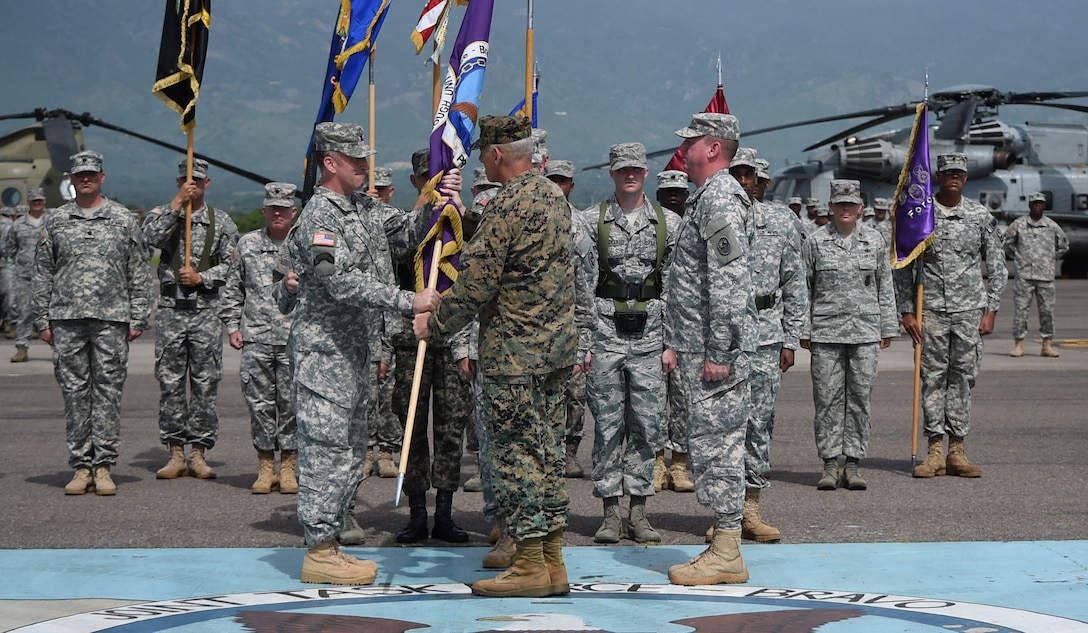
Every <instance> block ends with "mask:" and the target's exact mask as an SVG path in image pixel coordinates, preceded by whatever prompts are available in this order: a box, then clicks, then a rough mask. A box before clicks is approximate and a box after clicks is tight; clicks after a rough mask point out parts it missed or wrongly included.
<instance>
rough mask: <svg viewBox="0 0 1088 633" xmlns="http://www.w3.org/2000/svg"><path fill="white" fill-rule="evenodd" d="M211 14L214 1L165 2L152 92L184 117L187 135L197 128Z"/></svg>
mask: <svg viewBox="0 0 1088 633" xmlns="http://www.w3.org/2000/svg"><path fill="white" fill-rule="evenodd" d="M211 12H212V8H211V0H166V15H165V17H164V18H163V21H162V41H161V43H160V44H159V63H158V67H157V69H156V71H155V84H154V86H152V88H151V91H152V92H153V93H155V96H156V97H158V98H159V99H162V101H163V103H165V104H166V105H168V106H170V109H171V110H173V111H175V112H177V113H178V114H180V115H181V129H182V131H183V132H185V133H190V132H192V130H193V127H194V126H195V125H196V100H197V97H199V96H200V82H201V81H202V80H203V78H204V58H205V57H206V56H207V52H208V31H209V29H210V28H211V24H212V13H211ZM190 162H192V159H191V158H190Z"/></svg>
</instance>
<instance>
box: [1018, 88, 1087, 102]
mask: <svg viewBox="0 0 1088 633" xmlns="http://www.w3.org/2000/svg"><path fill="white" fill-rule="evenodd" d="M1080 97H1088V92H1085V91H1074V92H1010V93H1008V94H1007V95H1005V103H1008V104H1010V105H1019V104H1025V105H1026V104H1035V105H1043V104H1042V103H1041V102H1042V101H1053V100H1055V99H1077V98H1080Z"/></svg>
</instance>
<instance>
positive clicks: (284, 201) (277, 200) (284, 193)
mask: <svg viewBox="0 0 1088 633" xmlns="http://www.w3.org/2000/svg"><path fill="white" fill-rule="evenodd" d="M297 189H298V187H296V186H294V185H292V184H291V183H289V182H270V183H268V184H266V185H265V186H264V202H263V203H262V205H261V206H265V207H293V206H295V191H296V190H297Z"/></svg>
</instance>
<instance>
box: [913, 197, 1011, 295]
mask: <svg viewBox="0 0 1088 633" xmlns="http://www.w3.org/2000/svg"><path fill="white" fill-rule="evenodd" d="M983 261H985V262H986V267H987V268H988V269H989V272H990V275H989V278H988V279H983V278H982V262H983ZM918 266H922V270H923V274H922V283H923V284H924V285H925V288H924V296H923V298H922V299H923V302H924V306H925V309H926V310H936V311H938V312H963V311H965V310H978V309H985V310H986V311H992V312H996V311H997V309H998V308H999V307H1000V305H1001V293H1003V292H1004V291H1005V285H1006V284H1007V283H1008V277H1009V272H1008V269H1007V268H1006V267H1005V251H1004V245H1003V243H1002V238H1001V233H1000V232H999V231H998V230H997V222H996V221H995V220H994V218H993V216H992V215H990V212H989V211H987V210H986V208H985V207H983V206H982V205H981V204H979V203H978V202H975V201H974V200H971V199H969V198H967V197H963V198H961V199H960V203H959V204H958V205H956V206H955V207H953V208H952V209H951V210H950V212H948V213H944V212H942V211H941V210H940V209H939V208H938V209H937V210H936V212H935V218H934V227H933V241H932V242H931V243H930V244H929V246H928V247H926V250H925V252H924V253H922V255H920V256H919V257H918V259H915V260H914V261H913V262H911V263H910V264H909V265H907V266H906V267H904V268H899V269H896V270H895V271H894V272H893V273H892V277H893V278H894V280H895V296H896V301H897V302H898V305H899V313H900V314H906V313H908V312H910V313H913V312H914V311H915V305H914V304H915V279H916V272H915V271H916V270H917V267H918Z"/></svg>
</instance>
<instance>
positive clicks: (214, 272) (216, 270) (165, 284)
mask: <svg viewBox="0 0 1088 633" xmlns="http://www.w3.org/2000/svg"><path fill="white" fill-rule="evenodd" d="M208 217H209V216H208V207H207V206H203V207H201V208H200V209H194V210H193V213H192V230H191V234H190V237H189V249H190V254H189V262H190V265H191V266H192V267H193V268H194V269H195V270H197V271H199V272H200V277H201V279H202V281H201V284H200V287H199V288H195V289H194V288H186V287H185V286H182V285H181V284H179V283H178V280H177V279H175V278H174V270H173V267H172V266H171V260H172V258H173V256H174V250H175V249H184V248H185V236H184V233H185V211H184V210H181V211H175V210H173V209H171V208H170V205H169V204H165V205H163V206H161V207H155V208H154V209H152V210H150V211H148V213H147V217H146V218H145V219H144V225H143V232H144V241H145V242H147V245H148V246H149V247H150V248H157V249H159V250H160V251H161V254H160V256H159V267H158V271H157V272H158V278H159V290H160V295H159V307H160V308H173V307H175V306H176V305H177V302H178V300H190V301H193V302H195V303H194V305H193V307H195V308H200V309H205V308H212V309H218V307H219V288H220V287H222V286H223V284H225V283H227V270H228V269H229V268H230V258H231V255H232V254H233V253H234V245H235V244H237V243H238V227H237V226H235V224H234V220H232V219H231V217H230V215H229V214H228V213H227V212H226V211H220V210H219V209H215V235H213V236H212V243H211V251H210V254H209V258H210V259H211V261H210V262H208V264H209V265H208V266H205V268H206V270H200V269H201V267H202V266H201V264H202V262H201V261H200V258H201V256H202V255H203V253H204V240H205V236H206V235H207V234H208V229H209V227H210V223H209V221H208ZM175 229H178V230H177V232H176V233H175ZM175 235H176V236H178V237H177V240H176V241H175V240H174V239H172V238H171V236H175ZM180 261H181V262H182V265H184V261H185V253H184V252H182V253H181V260H180Z"/></svg>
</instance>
